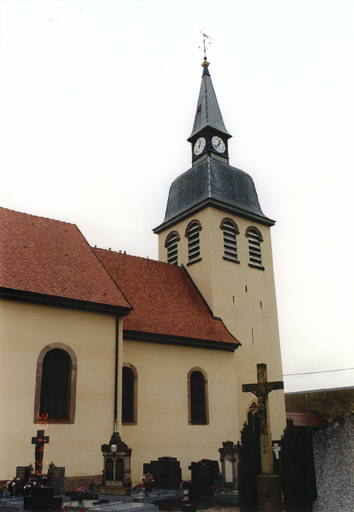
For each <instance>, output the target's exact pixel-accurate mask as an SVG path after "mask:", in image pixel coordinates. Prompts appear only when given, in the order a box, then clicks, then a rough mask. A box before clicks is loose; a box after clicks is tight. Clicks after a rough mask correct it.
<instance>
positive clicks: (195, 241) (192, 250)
mask: <svg viewBox="0 0 354 512" xmlns="http://www.w3.org/2000/svg"><path fill="white" fill-rule="evenodd" d="M199 231H200V225H199V223H198V222H192V223H191V224H190V225H189V227H188V231H187V237H188V263H194V262H196V261H198V260H199V259H200V243H199Z"/></svg>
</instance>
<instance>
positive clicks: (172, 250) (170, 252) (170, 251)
mask: <svg viewBox="0 0 354 512" xmlns="http://www.w3.org/2000/svg"><path fill="white" fill-rule="evenodd" d="M179 241H180V236H179V234H178V233H177V231H172V232H171V233H170V234H169V235H168V236H167V238H166V242H165V247H166V248H167V263H169V264H170V265H177V264H178V247H177V244H178V242H179Z"/></svg>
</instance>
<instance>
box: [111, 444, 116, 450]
mask: <svg viewBox="0 0 354 512" xmlns="http://www.w3.org/2000/svg"><path fill="white" fill-rule="evenodd" d="M111 451H112V452H116V451H117V445H116V444H112V445H111Z"/></svg>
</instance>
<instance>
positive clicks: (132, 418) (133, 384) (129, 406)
mask: <svg viewBox="0 0 354 512" xmlns="http://www.w3.org/2000/svg"><path fill="white" fill-rule="evenodd" d="M122 380H123V382H122V423H123V424H125V425H136V424H137V409H138V408H137V395H138V373H137V371H136V369H135V367H134V366H133V365H131V364H129V363H124V365H123V375H122Z"/></svg>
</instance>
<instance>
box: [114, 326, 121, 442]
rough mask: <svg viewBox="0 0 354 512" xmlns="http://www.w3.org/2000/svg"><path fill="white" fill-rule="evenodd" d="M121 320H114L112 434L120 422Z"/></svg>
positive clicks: (116, 430)
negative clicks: (114, 349)
mask: <svg viewBox="0 0 354 512" xmlns="http://www.w3.org/2000/svg"><path fill="white" fill-rule="evenodd" d="M122 368H123V318H122V317H119V316H117V318H116V352H115V375H114V432H118V430H119V427H120V426H121V420H122V372H123V369H122Z"/></svg>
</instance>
